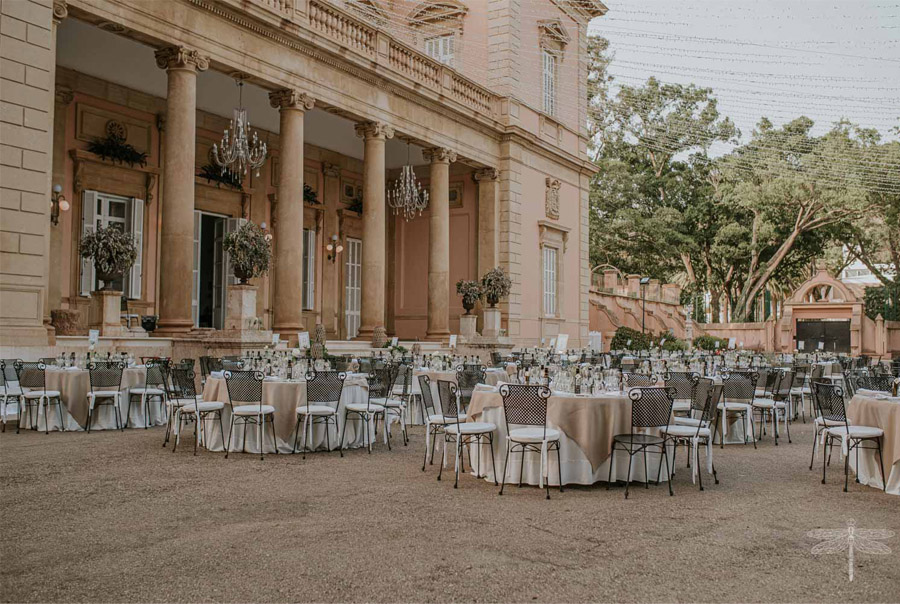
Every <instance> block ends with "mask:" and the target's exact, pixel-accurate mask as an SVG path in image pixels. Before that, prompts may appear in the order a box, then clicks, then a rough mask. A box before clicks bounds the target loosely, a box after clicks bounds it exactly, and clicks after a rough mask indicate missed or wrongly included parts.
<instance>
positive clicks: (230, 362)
mask: <svg viewBox="0 0 900 604" xmlns="http://www.w3.org/2000/svg"><path fill="white" fill-rule="evenodd" d="M220 363H222V371H244V361H241V360H240V359H237V360H235V359H222V360H221V361H220ZM248 371H249V370H248Z"/></svg>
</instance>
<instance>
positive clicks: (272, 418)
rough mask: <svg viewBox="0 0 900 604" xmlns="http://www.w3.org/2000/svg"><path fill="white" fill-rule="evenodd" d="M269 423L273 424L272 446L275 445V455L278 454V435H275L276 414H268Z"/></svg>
mask: <svg viewBox="0 0 900 604" xmlns="http://www.w3.org/2000/svg"><path fill="white" fill-rule="evenodd" d="M266 417H268V418H269V423H270V424H271V425H272V446H273V447H275V455H278V437H277V436H276V435H275V416H274V415H267V416H266Z"/></svg>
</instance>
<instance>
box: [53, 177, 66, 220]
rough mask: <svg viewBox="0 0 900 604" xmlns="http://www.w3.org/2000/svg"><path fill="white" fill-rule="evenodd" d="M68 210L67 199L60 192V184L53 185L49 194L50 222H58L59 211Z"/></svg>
mask: <svg viewBox="0 0 900 604" xmlns="http://www.w3.org/2000/svg"><path fill="white" fill-rule="evenodd" d="M68 211H69V200H67V199H66V198H65V197H64V196H63V194H62V186H60V185H53V193H52V194H51V195H50V223H51V224H53V225H54V226H55V225H58V224H59V213H60V212H68Z"/></svg>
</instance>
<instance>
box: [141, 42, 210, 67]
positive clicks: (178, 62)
mask: <svg viewBox="0 0 900 604" xmlns="http://www.w3.org/2000/svg"><path fill="white" fill-rule="evenodd" d="M154 56H156V66H157V67H159V68H160V69H190V70H197V71H206V70H207V69H208V68H209V57H206V56H204V55H201V54H200V53H199V52H198V51H196V50H193V49H191V48H187V47H185V46H167V47H166V48H160V49H159V50H157V51H156V53H154Z"/></svg>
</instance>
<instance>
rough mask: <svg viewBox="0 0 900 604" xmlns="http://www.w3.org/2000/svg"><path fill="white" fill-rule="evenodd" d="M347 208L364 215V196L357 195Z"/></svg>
mask: <svg viewBox="0 0 900 604" xmlns="http://www.w3.org/2000/svg"><path fill="white" fill-rule="evenodd" d="M347 209H348V210H350V211H351V212H356V213H357V214H359V215H360V216H362V213H363V199H362V196H361V195H357V196H356V197H354V198H353V200H352V201H351V202H350V205H348V206H347Z"/></svg>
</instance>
